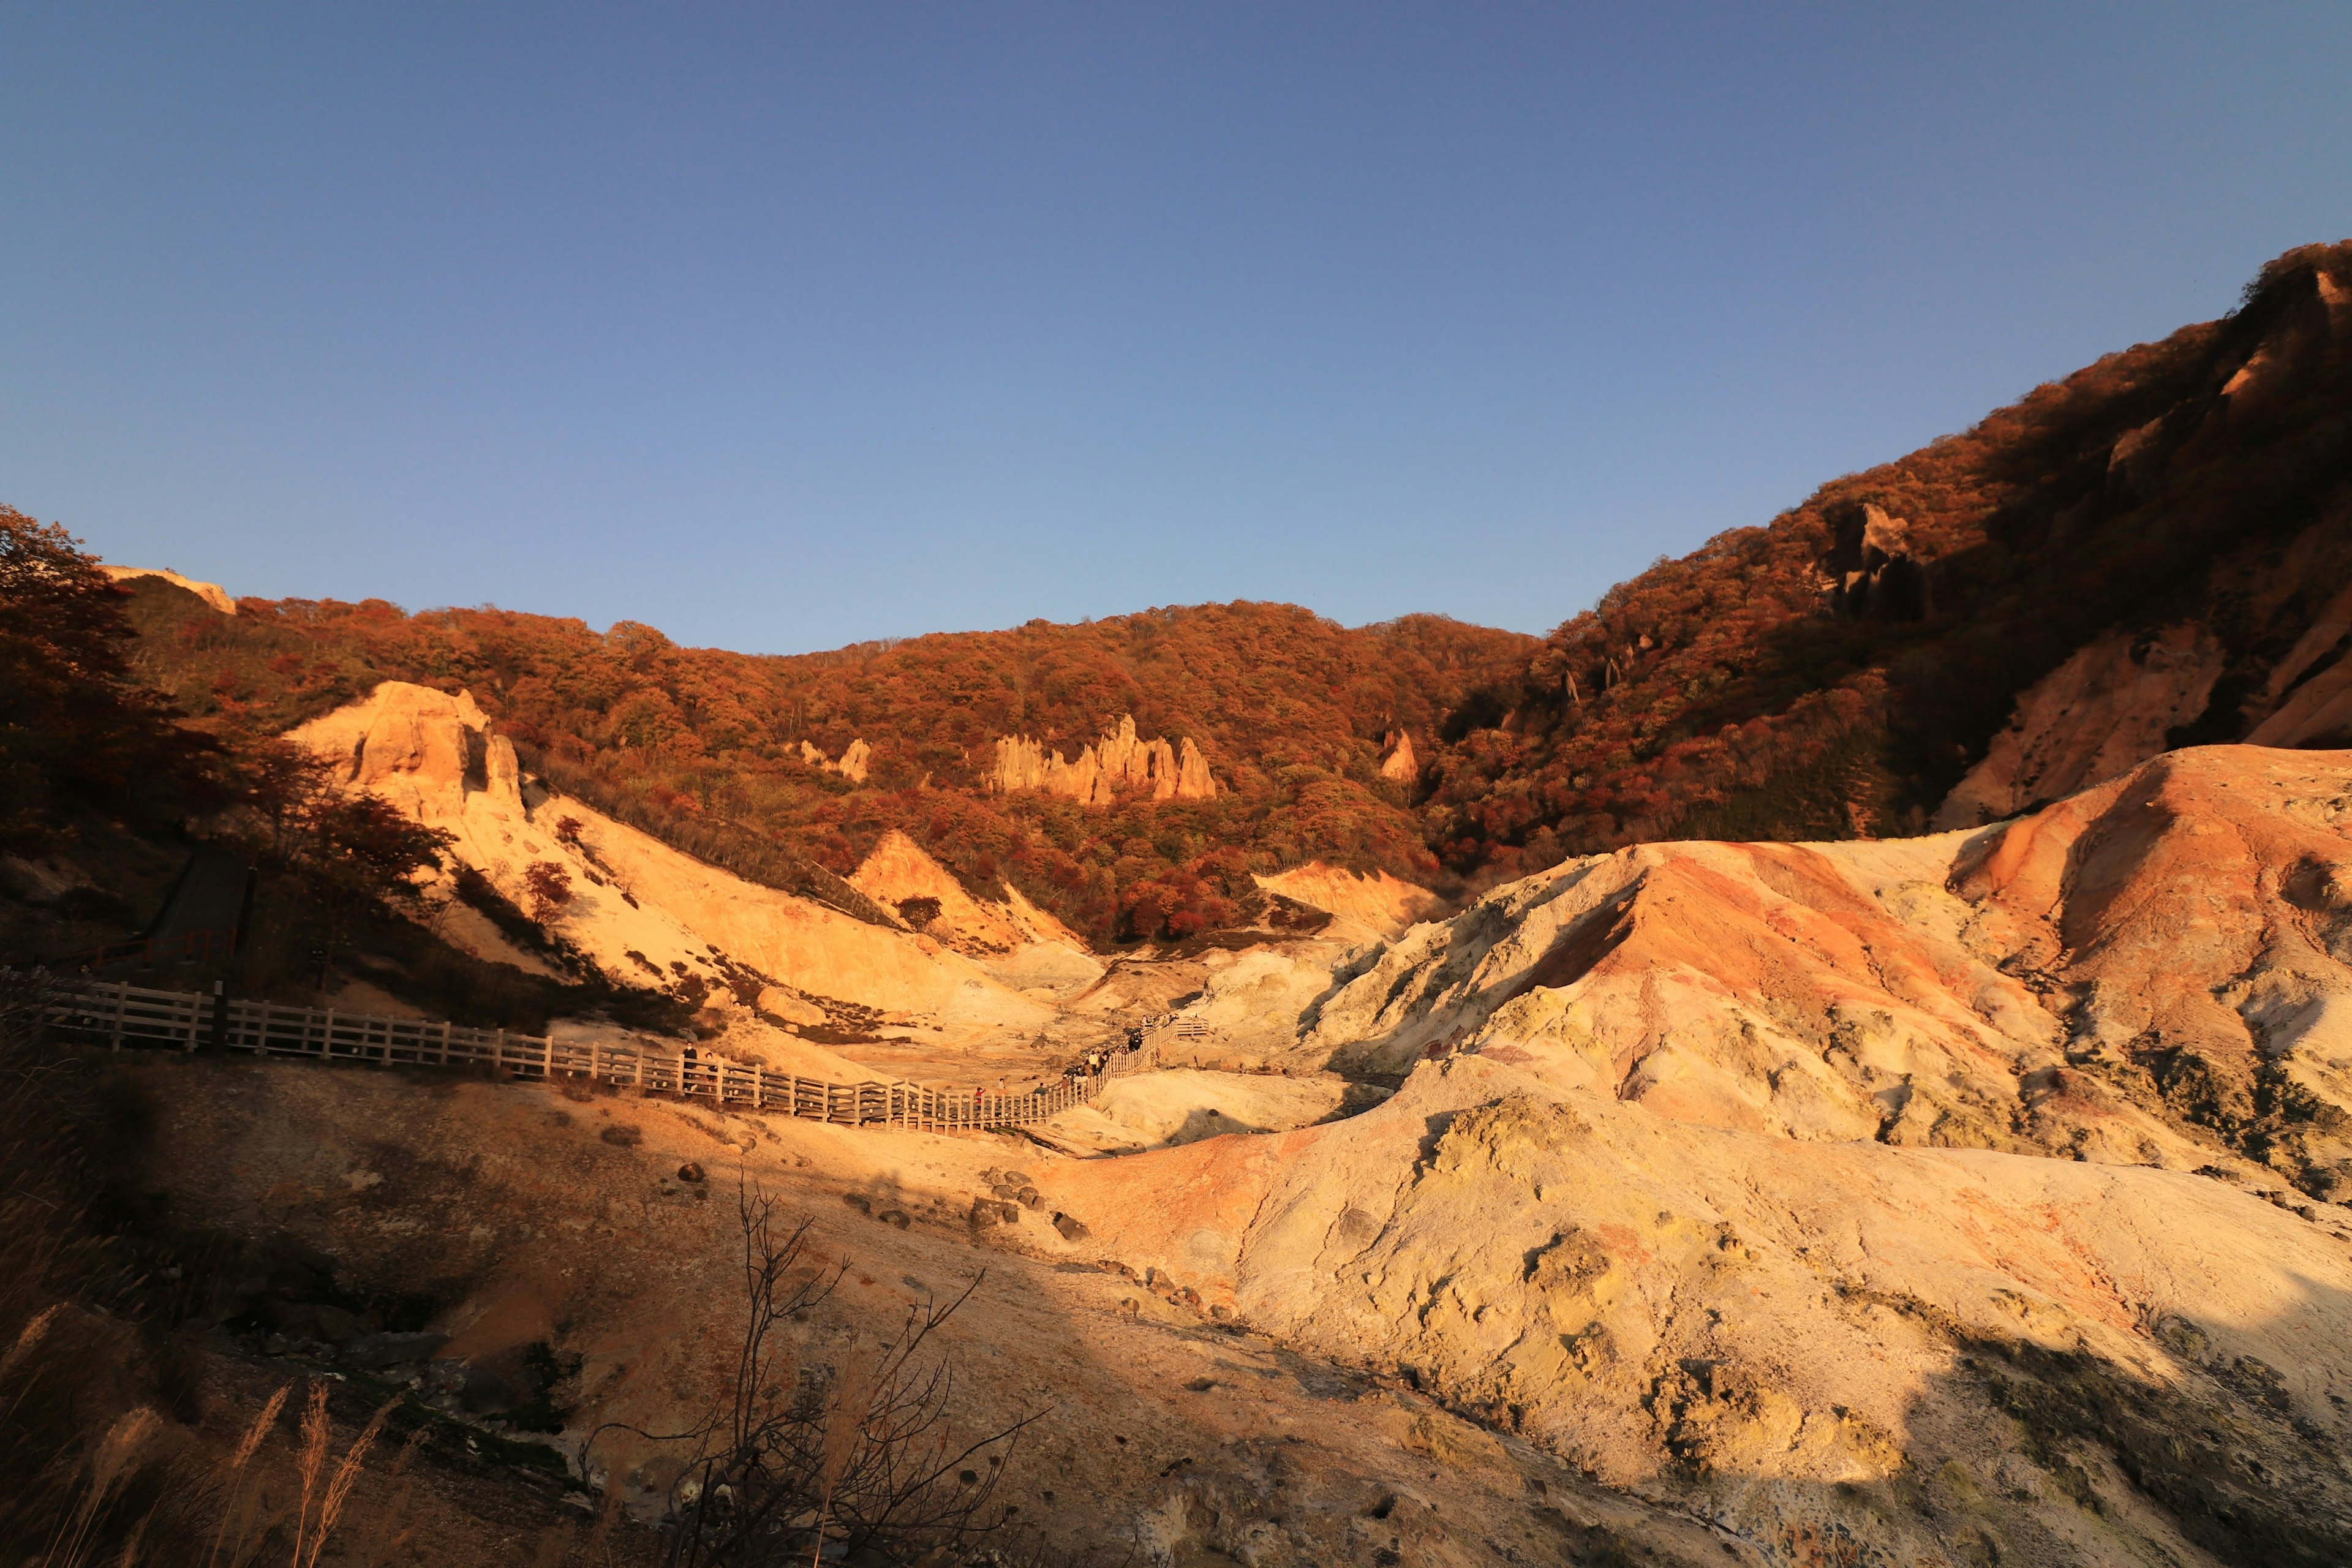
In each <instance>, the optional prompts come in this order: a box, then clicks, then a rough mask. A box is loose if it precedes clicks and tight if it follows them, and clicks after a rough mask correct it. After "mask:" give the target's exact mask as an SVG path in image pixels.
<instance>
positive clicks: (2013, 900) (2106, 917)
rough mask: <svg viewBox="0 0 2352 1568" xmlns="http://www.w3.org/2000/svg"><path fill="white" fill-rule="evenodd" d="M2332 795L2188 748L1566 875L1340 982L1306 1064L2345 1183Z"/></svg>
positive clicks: (2235, 755)
mask: <svg viewBox="0 0 2352 1568" xmlns="http://www.w3.org/2000/svg"><path fill="white" fill-rule="evenodd" d="M2347 792H2352V754H2347V753H2345V752H2280V751H2269V750H2263V749H2261V748H2255V747H2202V748H2194V749H2190V750H2187V751H2181V752H2171V753H2168V754H2167V755H2165V756H2163V757H2159V758H2158V759H2156V760H2155V761H2153V762H2150V763H2144V764H2142V765H2141V766H2140V767H2139V768H2137V769H2135V770H2134V771H2132V772H2131V773H2127V774H2126V775H2125V776H2124V777H2122V778H2119V779H2115V780H2111V781H2109V782H2108V783H2107V784H2103V785H2101V786H2099V787H2097V788H2095V789H2093V790H2091V791H2088V792H2086V793H2084V794H2082V795H2076V796H2074V797H2073V798H2071V799H2069V800H2067V801H2065V802H2063V803H2061V804H2060V805H2055V806H2053V807H2050V808H2048V809H2046V810H2044V811H2042V812H2041V813H2039V814H2036V815H2034V816H2028V817H2025V818H2022V819H2021V820H2019V821H2016V822H2013V823H2011V824H2008V825H2006V826H2001V827H1995V828H1986V829H1981V830H1979V831H1977V832H1975V833H1952V834H1945V835H1940V836H1937V837H1927V838H1916V839H1905V840H1892V841H1887V842H1883V843H1854V844H1814V845H1764V844H1705V843H1691V844H1657V845H1646V846H1643V847H1637V848H1633V849H1628V850H1622V851H1619V852H1618V853H1616V854H1613V855H1605V856H1594V857H1589V858H1580V859H1575V860H1570V861H1568V862H1565V863H1564V864H1562V865H1561V866H1559V867H1558V868H1555V869H1553V870H1550V871H1547V872H1545V873H1543V874H1542V875H1540V876H1537V877H1531V878H1528V879H1524V880H1522V881H1519V882H1515V883H1511V884H1508V885H1507V886H1505V887H1502V888H1498V889H1495V890H1494V891H1493V892H1491V893H1488V894H1487V895H1486V897H1484V898H1483V899H1481V900H1479V901H1478V902H1477V903H1475V904H1474V905H1473V906H1471V907H1470V908H1469V909H1468V910H1465V911H1464V912H1463V913H1462V914H1460V915H1458V916H1456V917H1455V918H1454V919H1453V920H1452V921H1445V922H1444V923H1441V924H1432V925H1423V926H1417V927H1415V928H1413V929H1412V931H1408V932H1406V933H1405V934H1404V935H1403V936H1402V937H1401V938H1399V939H1398V940H1397V941H1395V942H1392V943H1390V944H1389V945H1388V946H1387V947H1386V948H1385V949H1384V950H1382V951H1381V952H1378V953H1377V955H1375V956H1372V957H1369V958H1367V959H1366V960H1364V961H1363V962H1362V963H1360V965H1358V966H1357V967H1356V968H1355V969H1354V970H1352V971H1350V972H1348V973H1343V974H1342V975H1341V976H1340V977H1339V978H1340V979H1342V980H1343V981H1344V984H1341V985H1340V986H1339V989H1337V990H1336V991H1335V992H1334V993H1333V994H1330V995H1328V996H1327V997H1325V998H1323V999H1322V1000H1321V1001H1320V1002H1319V1004H1318V1005H1317V1006H1316V1007H1315V1008H1314V1009H1313V1011H1312V1013H1311V1014H1310V1015H1302V1017H1301V1021H1300V1022H1301V1027H1302V1034H1301V1037H1300V1044H1299V1046H1298V1047H1297V1050H1296V1052H1295V1053H1294V1057H1293V1059H1294V1060H1296V1061H1297V1062H1298V1063H1299V1064H1300V1065H1302V1066H1311V1067H1318V1068H1319V1067H1323V1066H1326V1065H1328V1066H1332V1067H1336V1068H1342V1069H1346V1070H1387V1071H1396V1070H1401V1069H1402V1068H1405V1067H1408V1066H1410V1065H1411V1064H1412V1062H1414V1061H1416V1060H1419V1059H1422V1058H1425V1057H1428V1056H1431V1055H1445V1054H1451V1053H1460V1052H1477V1053H1482V1054H1485V1055H1486V1056H1489V1057H1491V1058H1496V1059H1498V1060H1502V1061H1506V1062H1509V1063H1512V1064H1514V1065H1516V1066H1518V1067H1519V1068H1523V1069H1524V1070H1525V1071H1527V1072H1528V1073H1530V1074H1533V1075H1535V1076H1536V1077H1538V1078H1540V1079H1544V1080H1545V1081H1547V1082H1549V1083H1552V1084H1554V1085H1556V1086H1558V1087H1559V1088H1561V1089H1578V1090H1583V1091H1588V1092H1594V1093H1601V1094H1606V1095H1608V1096H1611V1097H1612V1098H1614V1099H1618V1100H1629V1101H1633V1102H1636V1103H1639V1104H1642V1105H1644V1106H1647V1107H1649V1108H1650V1109H1652V1110H1654V1111H1657V1112H1659V1113H1660V1114H1663V1115H1664V1116H1667V1117H1670V1118H1673V1119H1675V1120H1677V1121H1695V1122H1702V1123H1705V1124H1706V1125H1710V1126H1716V1127H1724V1128H1734V1129H1741V1130H1746V1131H1756V1132H1762V1133H1770V1134H1773V1135H1776V1136H1780V1137H1784V1138H1792V1139H1798V1140H1804V1141H1827V1142H1836V1141H1842V1140H1850V1139H1872V1140H1877V1141H1880V1142H1889V1143H1897V1144H1915V1145H1937V1146H1946V1147H1955V1146H1957V1147H1975V1148H1987V1149H2002V1150H2011V1151H2017V1152H2037V1153H2046V1154H2055V1155H2063V1156H2065V1157H2068V1158H2074V1159H2080V1160H2089V1161H2096V1162H2105V1163H2122V1164H2154V1165H2162V1166H2164V1167H2167V1168H2168V1169H2174V1170H2197V1169H2200V1168H2205V1167H2209V1166H2210V1167H2212V1168H2214V1169H2217V1170H2234V1171H2238V1172H2240V1173H2242V1174H2247V1173H2253V1172H2255V1168H2256V1166H2257V1164H2261V1165H2267V1166H2269V1167H2270V1168H2271V1169H2273V1170H2275V1171H2276V1172H2277V1173H2279V1174H2280V1175H2281V1176H2283V1177H2284V1178H2286V1179H2287V1180H2290V1181H2292V1182H2293V1183H2294V1184H2296V1185H2298V1186H2300V1187H2302V1188H2303V1190H2304V1191H2305V1192H2307V1193H2310V1194H2315V1195H2317V1196H2323V1197H2326V1198H2329V1199H2331V1200H2336V1199H2342V1198H2346V1197H2352V1137H2347V1131H2352V1033H2347V1032H2344V1031H2345V1030H2346V1029H2347V1026H2352V833H2347V823H2352V793H2347ZM2249 1179H2253V1177H2252V1175H2249ZM2262 1179H2270V1178H2268V1176H2267V1174H2266V1173H2263V1177H2262Z"/></svg>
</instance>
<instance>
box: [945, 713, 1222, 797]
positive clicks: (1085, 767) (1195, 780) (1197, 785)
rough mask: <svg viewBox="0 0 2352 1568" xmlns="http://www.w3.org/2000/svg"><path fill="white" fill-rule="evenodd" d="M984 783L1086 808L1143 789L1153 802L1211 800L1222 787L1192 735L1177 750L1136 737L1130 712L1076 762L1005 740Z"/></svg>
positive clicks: (1018, 738) (1017, 739)
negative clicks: (1036, 792)
mask: <svg viewBox="0 0 2352 1568" xmlns="http://www.w3.org/2000/svg"><path fill="white" fill-rule="evenodd" d="M982 784H983V786H984V787H986V788H988V789H990V790H993V791H995V792H996V793H998V794H1000V795H1005V794H1011V793H1013V792H1014V791H1016V790H1030V789H1034V790H1043V791H1045V793H1046V794H1048V795H1064V796H1066V797H1068V798H1069V799H1071V800H1075V801H1078V802H1080V803H1081V804H1083V805H1110V804H1111V803H1112V802H1114V801H1116V800H1118V799H1119V798H1120V797H1121V796H1122V795H1129V794H1132V793H1137V792H1141V791H1145V790H1148V791H1150V795H1151V798H1152V799H1154V800H1207V799H1210V798H1212V797H1213V796H1214V795H1216V793H1217V787H1218V786H1217V781H1216V780H1215V778H1213V776H1212V775H1211V774H1210V772H1209V763H1208V759H1207V758H1206V757H1205V756H1203V755H1202V752H1201V749H1200V747H1199V746H1198V745H1196V744H1195V743H1194V742H1193V741H1192V737H1191V736H1189V735H1188V736H1186V737H1185V738H1184V740H1183V742H1182V744H1181V746H1180V747H1173V748H1171V746H1170V744H1169V743H1168V742H1166V741H1164V740H1148V739H1144V738H1142V737H1139V736H1138V735H1137V733H1136V731H1135V718H1134V716H1133V715H1132V714H1126V713H1122V714H1121V715H1119V720H1118V724H1117V725H1115V726H1114V727H1113V728H1112V729H1111V730H1110V731H1109V732H1108V733H1107V734H1105V735H1104V736H1102V737H1101V739H1099V740H1098V741H1097V742H1094V743H1093V744H1091V745H1088V746H1085V747H1082V748H1080V750H1079V752H1078V756H1077V760H1076V762H1069V761H1066V760H1065V759H1064V758H1063V756H1062V753H1061V752H1048V751H1047V750H1046V749H1045V746H1044V744H1043V743H1042V742H1036V741H1033V740H1030V739H1029V738H1028V737H1027V736H1025V735H1006V736H1003V737H1001V738H999V739H998V740H997V742H995V744H994V747H993V749H992V755H991V757H990V762H989V766H988V770H987V772H986V773H985V774H983V775H982Z"/></svg>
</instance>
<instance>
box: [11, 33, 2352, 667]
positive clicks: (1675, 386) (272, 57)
mask: <svg viewBox="0 0 2352 1568" xmlns="http://www.w3.org/2000/svg"><path fill="white" fill-rule="evenodd" d="M0 104H5V114H0V500H5V501H8V502H10V503H12V504H14V505H16V506H17V507H19V508H20V509H22V510H26V511H30V512H33V513H35V514H37V515H38V516H40V517H42V518H44V519H53V520H56V521H62V522H64V523H65V524H66V525H67V526H68V527H69V528H71V529H72V530H73V531H76V532H78V533H79V534H81V535H83V536H84V537H85V538H87V539H88V540H89V542H91V543H92V545H93V546H94V547H96V548H97V549H98V550H99V551H100V552H101V553H103V554H104V555H106V556H107V557H108V558H110V559H112V560H118V561H124V562H130V563H140V564H150V565H171V566H175V567H177V568H179V569H180V570H182V571H184V572H186V573H188V574H191V575H194V576H200V577H205V578H210V579H214V580H216V581H218V582H221V583H223V584H226V585H227V586H228V587H229V588H230V590H231V591H232V592H236V593H246V594H264V595H314V596H325V595H332V596H336V597H343V598H358V597H362V596H366V595H381V596H383V597H387V598H391V599H394V600H395V601H398V602H399V603H402V604H404V605H408V606H410V607H411V608H419V607H423V606H425V605H441V604H453V603H456V604H474V603H482V602H494V603H497V604H500V605H508V606H510V607H513V608H518V609H528V610H539V611H546V612H550V613H553V614H562V615H576V616H583V617H584V618H585V619H587V620H588V621H590V622H591V623H593V624H595V625H598V626H602V625H604V624H606V623H608V622H610V621H612V620H614V619H617V618H623V617H627V618H633V619H637V620H644V621H647V622H651V623H652V624H654V625H656V626H661V627H663V628H664V629H665V630H667V631H668V632H669V633H671V634H672V635H673V636H674V637H677V638H678V639H679V640H681V641H686V642H692V643H701V644H715V645H719V646H725V647H739V648H746V649H756V650H772V651H793V650H799V649H805V648H814V647H830V646H834V645H836V644H840V643H843V642H847V641H853V640H858V639H863V638H866V637H886V636H898V635H904V634H908V633H914V632H920V631H927V630H951V629H961V628H969V627H983V626H1008V625H1013V624H1016V623H1018V622H1020V621H1023V620H1025V619H1028V618H1029V617H1031V616H1045V617H1048V618H1051V619H1055V620H1072V619H1076V618H1079V617H1082V616H1102V615H1108V614H1115V613H1118V612H1121V611H1125V610H1130V609H1138V608H1141V607H1143V606H1146V605H1165V604H1183V603H1194V602H1199V601H1202V600H1211V599H1227V598H1236V597H1245V598H1262V599H1288V600H1293V601H1296V602H1297V603H1300V604H1305V605H1310V606H1312V607H1314V608H1315V609H1317V610H1318V611H1321V612H1322V613H1324V614H1326V615H1329V616H1335V617H1337V618H1339V619H1340V620H1343V621H1347V622H1349V623H1359V622H1363V621H1369V620H1377V619H1381V618H1385V617H1387V616H1394V615H1399V614H1402V613H1405V612H1408V611H1412V610H1437V611H1444V612H1445V613H1448V614H1451V615H1455V616H1463V617H1465V618H1466V619H1470V620H1476V621H1483V622H1486V623H1488V624H1492V625H1500V626H1517V627H1522V628H1525V629H1528V630H1537V631H1540V630H1545V629H1548V628H1549V627H1550V626H1553V625H1555V624H1557V623H1558V622H1559V621H1560V620H1561V619H1563V618H1565V617H1566V616H1569V615H1570V614H1572V613H1573V612H1575V611H1576V610H1578V609H1580V608H1582V607H1583V606H1585V605H1589V604H1590V603H1591V601H1592V599H1593V598H1594V597H1595V596H1596V595H1598V594H1599V593H1600V592H1601V590H1602V589H1603V588H1605V587H1606V586H1607V585H1608V584H1610V583H1612V582H1613V581H1615V580H1616V579H1618V578H1620V577H1622V576H1624V575H1626V574H1630V573H1632V572H1633V571H1636V570H1638V569H1639V568H1640V567H1641V566H1643V564H1644V563H1647V562H1648V561H1649V560H1651V559H1652V558H1653V557H1654V556H1656V555H1658V554H1659V553H1661V552H1680V551H1683V550H1685V549H1688V548H1690V547H1691V546H1693V545H1695V544H1696V543H1697V542H1700V541H1701V540H1703V539H1705V538H1706V537H1707V536H1708V535H1710V534H1713V533H1715V532H1717V531H1720V530H1722V529H1725V528H1728V527H1733V526H1737V525H1740V524H1745V523H1755V522H1761V521H1765V520H1767V519H1768V518H1769V517H1770V516H1771V515H1772V514H1773V513H1774V512H1775V511H1777V510H1780V509H1781V508H1782V507H1785V506H1787V505H1789V504H1790V503H1792V502H1794V501H1796V500H1800V499H1801V498H1802V497H1803V496H1804V494H1805V493H1806V492H1807V491H1809V490H1810V489H1811V488H1812V487H1813V486H1814V485H1816V484H1817V483H1819V482H1821V481H1822V480H1823V479H1829V478H1831V477H1833V476H1835V475H1836V474H1839V473H1841V472H1846V471H1850V470H1853V469H1854V468H1863V467H1866V466H1868V465H1870V464H1872V463H1874V462H1878V461H1881V460H1884V459H1885V458H1892V457H1895V456H1896V455H1898V454H1900V453H1902V452H1904V451H1906V450H1908V449H1910V448H1911V447H1916V446H1917V445H1919V444H1921V443H1922V442H1925V441H1927V440H1928V439H1930V438H1931V437H1935V436H1937V435H1938V434H1940V433H1942V432H1945V431H1949V430H1954V429H1958V428H1961V427H1963V426H1967V425H1968V424H1969V423H1970V422H1972V421H1973V420H1974V419H1975V418H1976V417H1977V416H1979V415H1981V414H1982V413H1984V412H1985V411H1986V410H1987V409H1989V408H1990V407H1992V406H1994V405H1998V404H2000V403H2002V402H2005V401H2007V400H2009V399H2011V398H2012V397H2014V396H2015V395H2018V394H2020V393H2021V392H2023V391H2024V390H2025V389H2027V388H2028V387H2030V386H2032V384H2034V383H2036V382H2038V381H2041V380H2043V379H2046V378H2048V377H2050V376H2053V375H2057V374H2063V373H2065V372H2067V371H2069V370H2072V369H2074V368H2075V367H2076V366H2078V365H2080V364H2082V363H2086V362H2087V361H2089V360H2091V359H2092V358H2095V356H2096V355H2098V354H2099V353H2103V352H2105V351H2107V350H2110V349H2115V348H2120V347H2122V346H2124V345H2126V344H2128V343H2131V342H2137V341H2141V340H2145V339H2148V338H2152V337H2157V336H2160V335H2162V334H2163V333H2165V332H2167V331H2170V330H2171V329H2173V328H2174V327H2176V326H2179V325H2180V324H2182V323H2184V322H2187V321H2196V320H2202V319H2206V318H2210V317H2212V316H2215V315H2218V314H2220V313H2221V312H2222V311H2223V310H2227V309H2228V308H2229V307H2230V306H2231V304H2232V303H2233V302H2234V300H2235V299H2236V296H2237V292H2238V289H2239V288H2240V286H2241V285H2242V283H2243V282H2244V281H2245V280H2246V279H2247V278H2248V277H2249V276H2250V275H2251V274H2252V272H2253V270H2254V268H2256V267H2257V266H2259V265H2260V264H2261V263H2262V262H2263V260H2265V259H2266V258H2269V257H2271V256H2272V255H2273V254H2275V253H2276V252H2278V251H2280V250H2282V249H2284V248H2286V247H2289V246H2291V245H2295V244H2300V243H2304V242H2306V241H2311V240H2321V239H2336V238H2340V237H2345V236H2347V234H2352V5H2343V4H2341V3H2338V4H2333V5H2306V6H2294V5H2245V6H2214V5H2190V6H2180V5H2052V4H2036V5H2020V6H2006V5H1941V6H1935V7H1901V8H1898V7H1892V6H1888V5H1856V6H1850V7H1837V6H1829V5H1804V6H1788V7H1771V6H1764V5H1723V6H1698V5H1622V4H1620V5H1592V6H1545V7H1535V6H1525V7H1521V6H1507V5H1427V6H1413V7H1401V6H1391V5H1360V4H1349V5H1321V6H1314V7H1306V6H1284V5H1230V6H1206V5H1150V6H1146V5H1100V4H1093V5H1071V6H1067V7H1049V6H1043V5H946V4H923V5H822V6H809V7H797V6H790V5H746V6H741V7H728V6H720V5H659V6H656V5H646V6H640V7H635V8H627V9H619V8H612V7H600V6H586V5H550V6H545V7H532V6H524V5H490V6H482V5H465V6H457V5H448V6H443V5H425V4H404V5H378V6H370V7H361V6H355V5H289V6H285V7H283V8H277V9H263V8H257V7H247V6H240V5H224V4H208V5H190V6H185V7H163V8H142V9H130V8H121V7H116V6H111V5H98V4H86V3H85V4H75V5H59V6H49V5H28V4H22V3H18V4H12V5H8V6H6V7H5V9H0Z"/></svg>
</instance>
